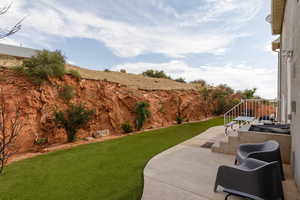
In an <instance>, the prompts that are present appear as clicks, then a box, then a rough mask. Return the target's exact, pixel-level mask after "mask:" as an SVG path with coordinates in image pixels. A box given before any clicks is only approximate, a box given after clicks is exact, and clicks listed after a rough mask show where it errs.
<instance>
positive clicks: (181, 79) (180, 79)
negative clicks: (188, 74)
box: [174, 77, 186, 83]
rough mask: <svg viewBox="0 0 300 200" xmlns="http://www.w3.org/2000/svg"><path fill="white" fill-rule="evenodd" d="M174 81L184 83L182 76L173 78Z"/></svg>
mask: <svg viewBox="0 0 300 200" xmlns="http://www.w3.org/2000/svg"><path fill="white" fill-rule="evenodd" d="M174 81H177V82H179V83H186V81H185V80H184V78H181V77H180V78H177V79H174Z"/></svg>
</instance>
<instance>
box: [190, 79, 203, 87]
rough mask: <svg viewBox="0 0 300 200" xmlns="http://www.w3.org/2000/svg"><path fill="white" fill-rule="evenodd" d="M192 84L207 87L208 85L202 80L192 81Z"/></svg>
mask: <svg viewBox="0 0 300 200" xmlns="http://www.w3.org/2000/svg"><path fill="white" fill-rule="evenodd" d="M191 83H194V84H198V85H200V86H206V85H207V83H206V81H205V80H202V79H199V80H194V81H191Z"/></svg>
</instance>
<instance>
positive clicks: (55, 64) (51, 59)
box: [20, 50, 65, 84]
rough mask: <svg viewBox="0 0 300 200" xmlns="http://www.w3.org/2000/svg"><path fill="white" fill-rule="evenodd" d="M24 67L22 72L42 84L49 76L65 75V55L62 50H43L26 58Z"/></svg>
mask: <svg viewBox="0 0 300 200" xmlns="http://www.w3.org/2000/svg"><path fill="white" fill-rule="evenodd" d="M22 68H23V69H22V70H23V71H22V72H24V73H25V74H26V75H28V76H29V77H30V78H31V79H32V81H33V82H35V83H38V84H41V83H42V82H44V81H45V80H48V78H49V77H57V78H62V77H63V76H64V75H65V57H64V56H63V55H62V54H61V52H60V51H54V52H50V51H46V50H43V51H40V52H39V53H38V54H37V55H36V56H33V57H31V58H28V59H26V60H24V62H23V64H22ZM20 71H21V68H20Z"/></svg>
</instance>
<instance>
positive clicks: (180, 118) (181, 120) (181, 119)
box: [176, 114, 184, 124]
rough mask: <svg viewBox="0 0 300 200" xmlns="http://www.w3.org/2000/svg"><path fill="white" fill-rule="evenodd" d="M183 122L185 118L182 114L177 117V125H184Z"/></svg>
mask: <svg viewBox="0 0 300 200" xmlns="http://www.w3.org/2000/svg"><path fill="white" fill-rule="evenodd" d="M183 121H184V118H183V117H182V116H181V115H180V114H177V116H176V122H177V124H182V122H183Z"/></svg>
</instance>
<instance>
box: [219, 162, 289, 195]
mask: <svg viewBox="0 0 300 200" xmlns="http://www.w3.org/2000/svg"><path fill="white" fill-rule="evenodd" d="M218 186H221V187H222V189H223V190H222V191H223V192H225V193H227V194H228V195H227V196H226V197H225V200H227V199H228V197H229V196H231V195H234V196H239V197H243V198H249V199H254V200H279V199H281V200H284V195H283V189H282V182H281V175H280V167H279V163H278V162H277V161H274V162H271V163H268V162H265V161H261V160H256V159H253V158H248V159H246V160H245V161H244V162H243V163H242V164H241V165H235V166H232V167H230V166H220V167H219V169H218V173H217V177H216V182H215V187H214V192H217V190H218Z"/></svg>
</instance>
